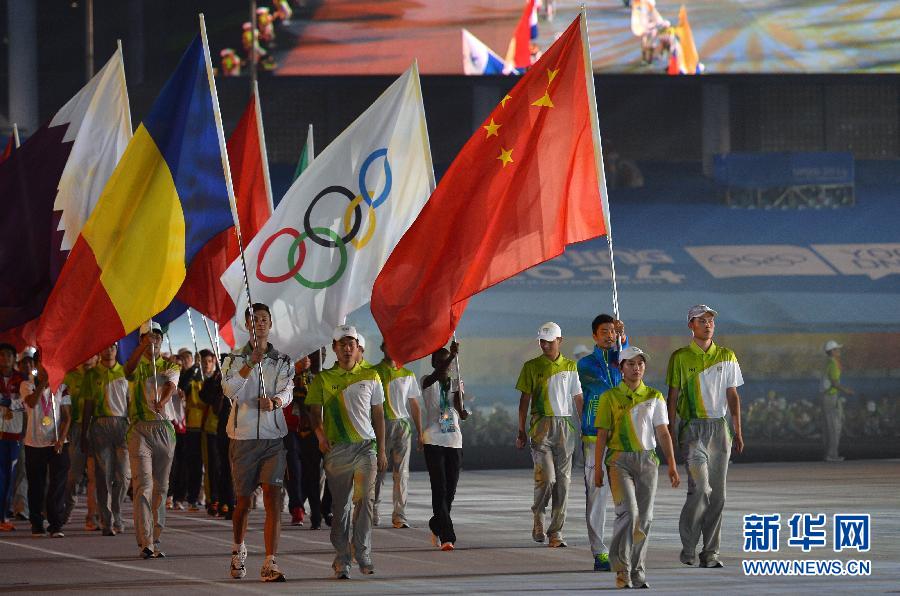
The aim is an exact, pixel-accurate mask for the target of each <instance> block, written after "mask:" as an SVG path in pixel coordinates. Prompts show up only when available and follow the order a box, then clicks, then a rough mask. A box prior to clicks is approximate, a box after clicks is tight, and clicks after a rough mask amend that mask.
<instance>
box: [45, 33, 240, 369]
mask: <svg viewBox="0 0 900 596" xmlns="http://www.w3.org/2000/svg"><path fill="white" fill-rule="evenodd" d="M206 52H207V50H206V47H205V44H204V43H203V40H202V39H201V37H200V36H199V35H198V36H197V37H196V38H195V39H194V41H193V43H191V45H190V46H189V47H188V49H187V50H186V51H185V53H184V55H183V56H182V58H181V61H180V63H179V64H178V67H177V69H176V71H175V73H174V74H173V75H172V77H171V78H170V79H169V81H168V82H167V83H166V86H165V87H164V88H163V90H162V92H161V93H160V95H159V97H158V98H157V100H156V102H155V103H154V105H153V107H152V108H151V110H150V113H149V115H148V116H147V118H146V119H145V120H144V121H143V122H142V123H141V125H140V126H139V127H138V129H137V131H136V132H135V134H134V137H133V138H132V140H131V142H130V143H129V144H128V147H127V148H126V149H125V153H124V155H123V156H122V159H121V160H120V161H119V164H118V165H117V166H116V169H115V171H114V172H113V174H112V176H111V177H110V179H109V182H108V183H107V184H106V186H105V187H104V189H103V192H102V194H101V195H100V198H99V200H98V201H97V205H96V207H95V208H94V210H93V211H92V212H91V214H90V217H89V218H88V220H87V222H86V223H85V225H84V227H83V228H82V230H81V233H80V235H79V236H78V238H77V240H76V241H75V245H74V248H73V249H72V251H71V253H70V255H69V258H68V260H67V261H66V264H65V266H64V268H63V270H62V273H61V274H60V277H59V280H58V282H57V284H56V286H55V287H54V289H53V292H52V293H51V294H50V298H49V299H48V301H47V306H46V308H45V310H44V314H43V316H42V317H41V322H40V325H39V327H38V344H39V346H40V347H41V349H42V351H43V354H44V364H45V366H46V367H47V370H48V372H49V373H50V378H51V382H52V383H53V384H54V385H55V384H57V383H58V382H59V380H60V379H61V378H62V376H63V374H64V373H65V372H66V371H67V370H69V369H71V368H73V367H74V366H76V365H77V364H79V363H81V362H83V361H84V360H85V359H87V358H88V357H90V356H91V355H93V354H96V353H97V352H99V351H100V350H101V349H102V348H103V347H105V346H107V345H109V344H110V343H112V342H114V341H116V340H118V339H120V338H121V337H123V336H124V335H125V334H127V333H129V332H131V331H132V330H134V329H137V328H138V327H139V326H140V325H141V323H143V322H144V321H146V320H147V319H148V318H150V317H152V316H153V315H155V314H156V313H158V312H159V311H161V310H162V309H163V308H165V307H166V306H167V305H168V304H169V303H170V302H171V301H172V298H173V297H174V296H175V294H176V293H177V292H178V290H179V289H180V288H181V285H182V282H183V281H184V279H185V274H186V271H188V270H189V269H190V267H191V265H192V263H193V260H194V258H195V257H196V256H197V254H198V253H199V252H200V251H201V249H202V248H203V247H204V246H205V245H206V243H207V242H208V241H209V240H210V239H211V238H213V237H214V236H215V235H216V234H218V233H219V232H221V231H223V230H225V229H227V228H228V227H229V226H231V225H232V222H233V217H232V213H231V208H230V203H229V199H228V189H227V185H226V180H225V172H224V169H223V167H222V164H223V160H222V154H221V152H222V148H221V147H220V145H219V140H218V130H217V122H216V118H215V111H214V105H213V95H212V88H211V81H212V74H211V72H210V70H209V65H208V56H207V55H206Z"/></svg>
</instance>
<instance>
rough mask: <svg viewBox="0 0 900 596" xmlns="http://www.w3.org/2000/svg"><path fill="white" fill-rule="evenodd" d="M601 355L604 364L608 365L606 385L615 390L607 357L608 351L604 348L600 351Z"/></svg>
mask: <svg viewBox="0 0 900 596" xmlns="http://www.w3.org/2000/svg"><path fill="white" fill-rule="evenodd" d="M600 353H601V354H603V363H604V364H605V365H606V385H607V387H609V388H610V389H612V388H613V382H612V373H611V372H609V357H608V356H607V355H606V350H604V349H603V348H601V349H600Z"/></svg>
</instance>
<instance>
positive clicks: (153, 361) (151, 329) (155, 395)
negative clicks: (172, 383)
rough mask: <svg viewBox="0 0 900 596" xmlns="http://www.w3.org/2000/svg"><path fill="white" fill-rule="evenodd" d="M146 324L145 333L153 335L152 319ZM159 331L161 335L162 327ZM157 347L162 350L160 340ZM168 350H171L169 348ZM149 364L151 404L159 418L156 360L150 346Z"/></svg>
mask: <svg viewBox="0 0 900 596" xmlns="http://www.w3.org/2000/svg"><path fill="white" fill-rule="evenodd" d="M147 324H148V325H149V326H150V329H148V330H147V333H150V334H152V333H153V317H150V320H149V321H148V322H147ZM159 331H160V333H162V327H160V328H159ZM159 347H160V348H162V338H160V340H159ZM170 349H171V347H170ZM143 357H144V355H143V354H141V358H143ZM150 362H151V363H152V364H153V394H154V397H153V403H154V404H155V406H156V416H157V418H158V417H159V380H158V379H157V374H158V372H157V370H156V358H154V354H153V347H152V346H151V348H150Z"/></svg>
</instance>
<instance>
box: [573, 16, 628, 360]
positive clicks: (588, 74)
mask: <svg viewBox="0 0 900 596" xmlns="http://www.w3.org/2000/svg"><path fill="white" fill-rule="evenodd" d="M579 19H580V23H581V46H582V49H583V51H584V76H585V83H586V84H587V90H588V100H589V102H588V103H589V104H590V106H589V107H590V109H591V132H592V133H593V137H594V163H595V165H596V168H597V178H598V180H599V181H600V202H601V204H602V205H603V224H604V226H605V227H606V243H607V245H608V247H609V268H610V276H611V278H612V294H613V314H614V315H615V317H616V319H618V318H619V290H618V287H617V286H616V261H615V254H614V252H613V235H612V223H611V221H610V217H609V195H608V194H607V188H606V172H605V171H604V169H603V146H602V145H601V143H600V121H599V117H598V115H597V94H596V91H595V89H594V67H593V64H592V63H591V49H590V45H589V44H588V39H589V37H588V28H587V10H586V9H585V7H584V4H582V5H581V12H580V15H579ZM620 341H621V340H620V339H618V338H617V339H616V343H619V342H620ZM619 349H621V345H619Z"/></svg>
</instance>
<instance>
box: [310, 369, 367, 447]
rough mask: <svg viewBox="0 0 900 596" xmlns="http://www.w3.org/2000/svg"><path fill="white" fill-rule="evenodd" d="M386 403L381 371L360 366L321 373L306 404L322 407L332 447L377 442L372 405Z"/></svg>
mask: <svg viewBox="0 0 900 596" xmlns="http://www.w3.org/2000/svg"><path fill="white" fill-rule="evenodd" d="M382 403H384V389H383V388H382V386H381V378H380V377H379V376H378V372H377V371H375V370H374V369H372V368H364V367H363V366H360V365H359V364H356V365H355V366H354V367H353V368H352V369H351V370H344V369H343V368H341V367H340V366H335V367H334V368H329V369H328V370H324V371H322V372H320V373H319V374H318V375H316V377H315V378H314V379H313V382H312V384H311V385H310V386H309V393H307V395H306V405H308V406H322V419H323V421H322V424H323V426H324V428H325V436H326V437H328V441H329V442H330V443H332V444H336V443H360V442H362V441H371V440H373V439H375V429H374V428H372V406H377V405H380V404H382Z"/></svg>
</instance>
